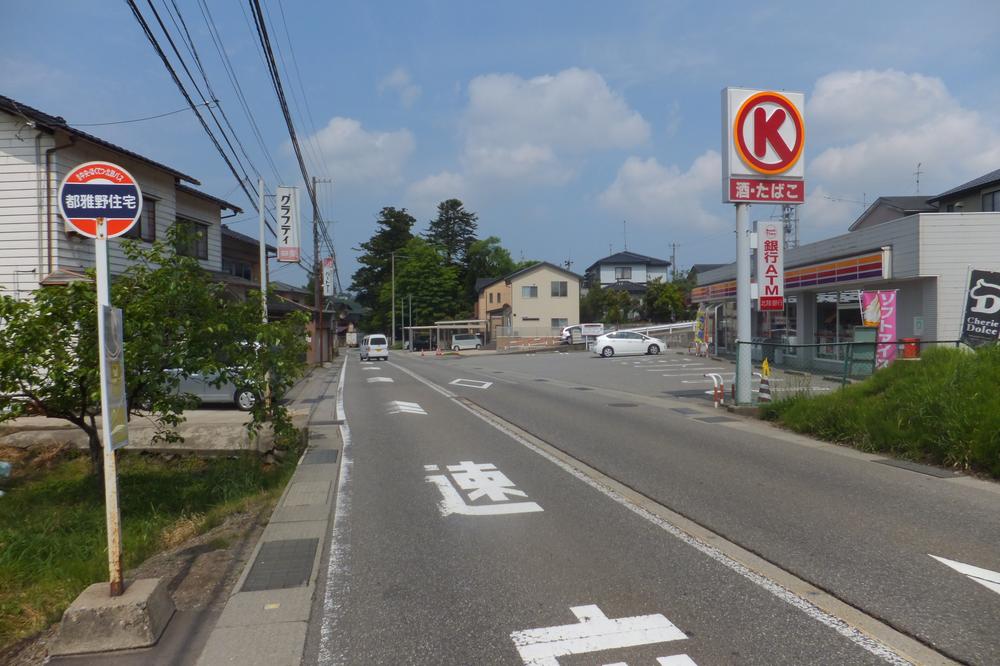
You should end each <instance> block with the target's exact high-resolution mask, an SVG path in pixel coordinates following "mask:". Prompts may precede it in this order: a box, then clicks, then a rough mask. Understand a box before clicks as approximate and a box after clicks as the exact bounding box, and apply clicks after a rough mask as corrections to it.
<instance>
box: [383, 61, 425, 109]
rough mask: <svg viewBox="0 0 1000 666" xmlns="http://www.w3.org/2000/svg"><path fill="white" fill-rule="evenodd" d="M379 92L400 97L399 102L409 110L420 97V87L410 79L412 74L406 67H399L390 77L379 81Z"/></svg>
mask: <svg viewBox="0 0 1000 666" xmlns="http://www.w3.org/2000/svg"><path fill="white" fill-rule="evenodd" d="M378 91H379V92H380V93H384V92H386V91H391V92H394V93H396V94H397V95H399V101H400V103H401V104H402V105H403V107H404V108H406V109H408V108H410V107H411V106H413V103H414V102H416V101H417V98H418V97H420V92H421V90H420V86H418V85H417V84H415V83H414V82H413V80H412V79H411V78H410V73H409V72H408V71H406V68H405V67H397V68H396V69H394V70H392V71H391V72H390V73H389V74H388V76H386V77H385V78H384V79H382V80H381V81H379V84H378Z"/></svg>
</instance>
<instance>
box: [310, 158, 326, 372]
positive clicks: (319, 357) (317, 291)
mask: <svg viewBox="0 0 1000 666" xmlns="http://www.w3.org/2000/svg"><path fill="white" fill-rule="evenodd" d="M311 188H312V191H311V192H310V193H309V194H310V198H311V199H312V201H313V307H314V308H315V310H316V312H315V317H314V320H315V330H314V331H313V339H314V340H315V341H316V344H315V345H313V349H314V351H315V352H316V362H317V363H319V364H320V365H322V364H323V333H322V331H323V286H322V284H320V283H321V282H322V281H323V270H322V262H321V260H320V256H319V207H317V206H316V176H313V178H312V183H311Z"/></svg>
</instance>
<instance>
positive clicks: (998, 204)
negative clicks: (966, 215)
mask: <svg viewBox="0 0 1000 666" xmlns="http://www.w3.org/2000/svg"><path fill="white" fill-rule="evenodd" d="M983 212H984V213H995V212H1000V190H997V191H996V192H987V193H986V194H984V195H983Z"/></svg>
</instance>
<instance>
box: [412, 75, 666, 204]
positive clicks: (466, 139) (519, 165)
mask: <svg viewBox="0 0 1000 666" xmlns="http://www.w3.org/2000/svg"><path fill="white" fill-rule="evenodd" d="M467 90H468V95H469V101H468V104H467V106H466V108H465V110H464V112H463V114H462V119H461V122H460V125H459V127H460V137H459V138H460V140H461V146H462V148H461V152H460V154H459V159H458V162H459V166H460V169H459V172H458V173H455V172H445V173H444V174H438V175H436V176H430V177H428V178H426V179H424V180H422V181H420V182H418V183H415V184H414V185H413V186H412V187H411V188H410V191H411V196H416V193H417V192H423V191H425V190H426V189H427V188H428V187H430V186H431V184H438V183H451V182H454V179H456V178H461V181H462V185H463V187H464V188H465V190H466V191H473V192H477V193H479V194H482V195H486V194H488V193H493V194H498V193H500V192H506V193H512V192H514V191H516V190H518V189H519V188H525V187H536V186H539V185H550V186H551V185H564V184H566V183H568V182H569V181H570V180H572V179H573V177H574V176H575V175H576V172H577V170H578V169H579V168H580V166H581V165H582V163H583V161H584V160H585V159H586V157H587V156H588V155H591V154H593V153H595V152H598V151H604V150H615V149H624V148H632V147H635V146H638V145H642V144H644V143H646V142H647V141H648V140H649V135H650V129H649V124H648V123H647V122H646V121H645V119H643V117H642V116H641V115H640V114H639V113H638V112H637V111H634V110H632V109H631V108H630V107H629V106H628V104H627V103H626V102H625V100H624V99H623V98H622V96H621V95H619V94H618V93H616V92H614V91H612V90H611V89H610V88H609V87H608V84H607V82H606V81H605V80H604V78H603V77H601V75H600V74H598V73H597V72H594V71H591V70H584V69H579V68H575V67H574V68H570V69H566V70H563V71H561V72H558V73H557V74H552V75H544V76H537V77H534V78H530V79H526V78H522V77H520V76H516V75H513V74H486V75H483V76H477V77H476V78H474V79H472V80H471V81H470V82H469V85H468V87H467Z"/></svg>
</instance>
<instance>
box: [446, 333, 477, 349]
mask: <svg viewBox="0 0 1000 666" xmlns="http://www.w3.org/2000/svg"><path fill="white" fill-rule="evenodd" d="M482 348H483V341H482V340H480V339H479V336H478V335H475V334H473V333H456V334H455V335H453V336H452V338H451V349H452V351H461V350H462V349H482Z"/></svg>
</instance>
